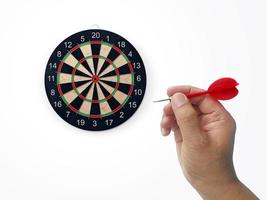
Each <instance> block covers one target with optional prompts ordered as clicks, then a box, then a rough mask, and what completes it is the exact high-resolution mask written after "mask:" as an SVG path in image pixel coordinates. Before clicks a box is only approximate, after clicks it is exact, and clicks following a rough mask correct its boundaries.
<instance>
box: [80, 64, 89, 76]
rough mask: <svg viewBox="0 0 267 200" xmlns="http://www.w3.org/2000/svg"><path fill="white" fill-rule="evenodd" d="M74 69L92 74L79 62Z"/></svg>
mask: <svg viewBox="0 0 267 200" xmlns="http://www.w3.org/2000/svg"><path fill="white" fill-rule="evenodd" d="M76 69H77V70H79V71H81V72H83V73H85V74H87V75H88V76H92V74H91V73H90V72H89V71H88V70H87V69H86V68H85V67H84V66H83V65H82V64H79V65H78V67H77V68H76Z"/></svg>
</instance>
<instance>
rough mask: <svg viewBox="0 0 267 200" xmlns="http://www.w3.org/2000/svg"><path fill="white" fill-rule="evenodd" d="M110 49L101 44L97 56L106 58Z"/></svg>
mask: <svg viewBox="0 0 267 200" xmlns="http://www.w3.org/2000/svg"><path fill="white" fill-rule="evenodd" d="M111 48H112V47H111V46H108V45H106V44H102V45H101V49H100V54H99V55H100V56H103V57H105V58H107V57H108V54H109V52H110V50H111Z"/></svg>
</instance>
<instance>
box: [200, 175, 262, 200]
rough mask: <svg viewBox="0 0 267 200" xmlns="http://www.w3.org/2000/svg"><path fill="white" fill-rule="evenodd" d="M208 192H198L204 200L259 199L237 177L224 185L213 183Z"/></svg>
mask: <svg viewBox="0 0 267 200" xmlns="http://www.w3.org/2000/svg"><path fill="white" fill-rule="evenodd" d="M206 191H208V192H205V193H201V192H199V194H200V195H201V196H202V198H203V199H204V200H214V199H216V200H259V199H258V198H257V197H256V196H255V195H254V194H253V193H252V192H251V191H250V190H249V189H248V188H247V187H246V186H245V185H244V184H243V183H242V182H241V181H239V180H238V179H237V178H235V179H233V180H232V181H230V182H228V183H225V184H224V185H220V184H218V185H214V186H213V187H210V190H206Z"/></svg>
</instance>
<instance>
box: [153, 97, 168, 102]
mask: <svg viewBox="0 0 267 200" xmlns="http://www.w3.org/2000/svg"><path fill="white" fill-rule="evenodd" d="M170 100H171V99H170V98H168V99H160V100H156V101H153V103H159V102H163V101H170Z"/></svg>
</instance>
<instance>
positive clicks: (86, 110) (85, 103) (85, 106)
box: [79, 83, 94, 115]
mask: <svg viewBox="0 0 267 200" xmlns="http://www.w3.org/2000/svg"><path fill="white" fill-rule="evenodd" d="M93 91H94V83H93V84H92V85H91V87H90V89H89V91H88V93H87V95H86V97H85V98H86V99H90V100H91V99H92V97H93ZM91 105H92V103H91V102H89V101H86V100H84V101H83V103H82V105H81V107H80V109H79V111H80V112H82V113H85V114H87V115H88V114H90V112H91Z"/></svg>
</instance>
